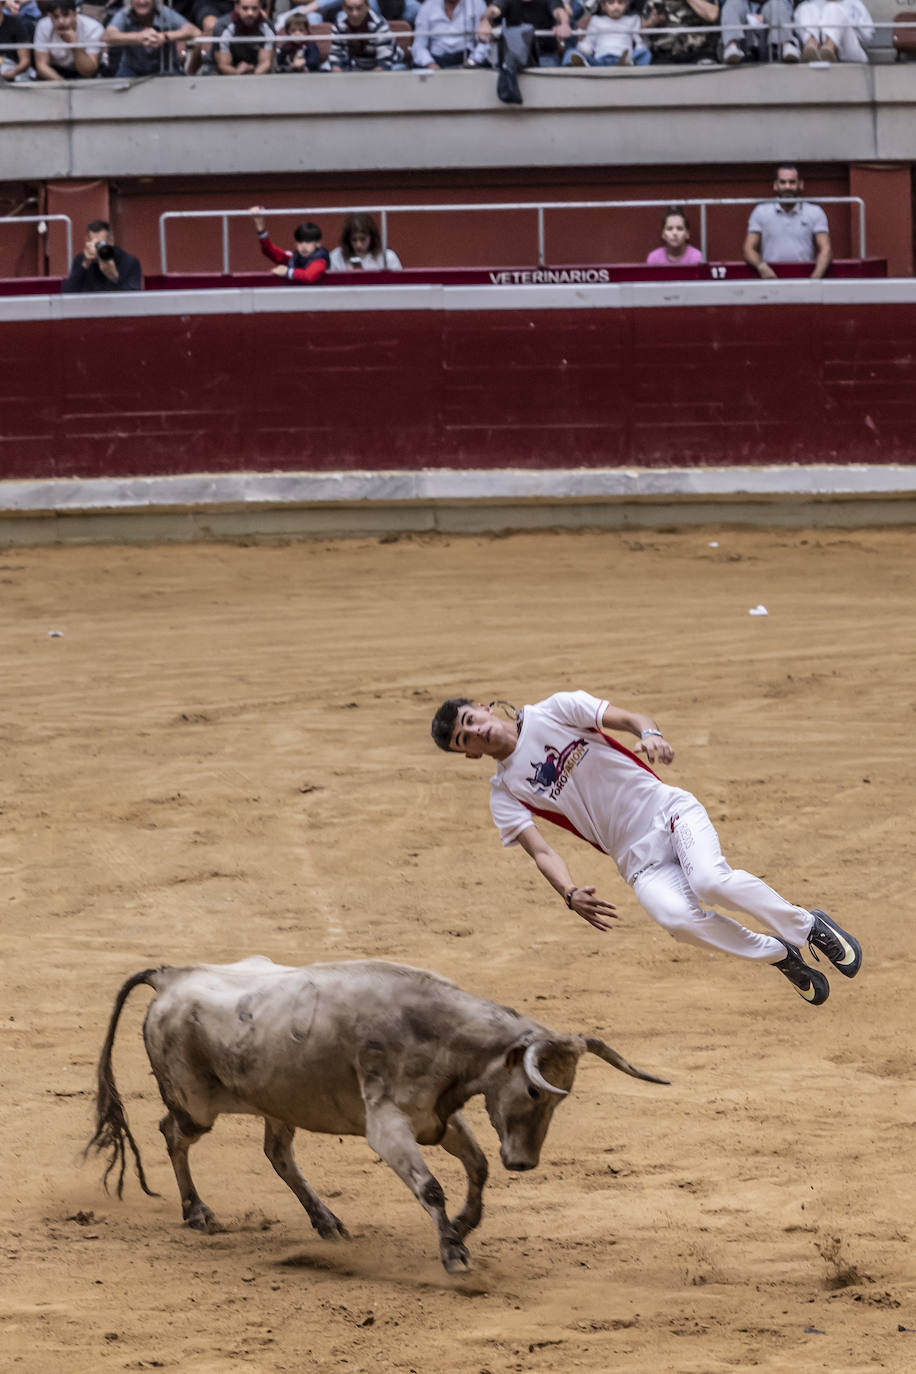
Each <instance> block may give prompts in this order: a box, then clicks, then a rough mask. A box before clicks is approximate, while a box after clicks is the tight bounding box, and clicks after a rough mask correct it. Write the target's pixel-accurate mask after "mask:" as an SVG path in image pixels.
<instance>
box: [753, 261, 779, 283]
mask: <svg viewBox="0 0 916 1374" xmlns="http://www.w3.org/2000/svg"><path fill="white" fill-rule="evenodd" d="M757 275H758V277H761V278H762V279H763V280H764V281H775V280H776V273H775V272H774V271H773V269H772V267H771V266H770V264H769V263H768V262H762V263H761V264H760V266H759V267H758V268H757Z"/></svg>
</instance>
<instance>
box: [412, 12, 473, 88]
mask: <svg viewBox="0 0 916 1374" xmlns="http://www.w3.org/2000/svg"><path fill="white" fill-rule="evenodd" d="M485 10H486V0H423V4H422V5H421V6H420V13H419V14H418V15H417V22H416V24H415V26H414V40H413V65H414V66H415V67H421V68H425V69H426V70H427V71H437V70H439V69H440V68H446V67H488V66H489V65H490V44H489V42H486V43H482V42H481V41H480V39H479V38H478V37H477V28H478V26H479V24H480V21H481V19H482V18H483V16H484V12H485Z"/></svg>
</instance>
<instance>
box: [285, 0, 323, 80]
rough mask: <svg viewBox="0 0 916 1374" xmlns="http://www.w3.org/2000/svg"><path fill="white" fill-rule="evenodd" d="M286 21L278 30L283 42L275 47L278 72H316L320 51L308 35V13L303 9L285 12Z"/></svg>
mask: <svg viewBox="0 0 916 1374" xmlns="http://www.w3.org/2000/svg"><path fill="white" fill-rule="evenodd" d="M283 18H284V19H285V20H286V23H285V24H284V25H283V27H282V29H281V28H280V27H279V25H278V32H279V34H280V36H281V37H282V38H283V40H284V41H283V42H282V43H280V44H279V45H278V47H277V71H278V72H288V73H295V72H317V71H319V70H320V68H321V51H320V49H319V47H318V44H317V43H316V42H315V41H314V40H313V39H311V38H310V37H309V35H310V33H311V25H310V24H309V17H308V14H307V13H306V12H305V10H303V9H296V10H293V11H292V12H291V13H288V14H285V15H284V16H283Z"/></svg>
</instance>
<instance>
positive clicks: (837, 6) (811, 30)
mask: <svg viewBox="0 0 916 1374" xmlns="http://www.w3.org/2000/svg"><path fill="white" fill-rule="evenodd" d="M831 21H832V22H831ZM795 28H796V32H797V33H798V38H799V42H800V43H801V44H802V46H804V45H805V43H807V41H808V39H809V38H813V39H814V41H815V43H817V44H818V46H820V44H822V43H824V42H825V41H826V40H827V39H828V38H829V39H831V40H832V41H833V44H834V46H835V47H836V50H837V54H838V56H839V59H840V61H841V62H867V61H868V53H867V52H866V51H865V48H864V47H863V46H862V43H861V41H860V39H859V34H858V32H857V30H856V28H855V27H854V25H853V21H852V20H851V19H850V18H849V16H848V15H847V13H846V7H845V5H843V3H842V0H802V3H801V4H800V5H798V6H797V7H796V10H795Z"/></svg>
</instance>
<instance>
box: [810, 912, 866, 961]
mask: <svg viewBox="0 0 916 1374" xmlns="http://www.w3.org/2000/svg"><path fill="white" fill-rule="evenodd" d="M811 915H812V916H813V917H814V925H813V926H812V927H811V934H810V935H809V936H808V948H809V949H810V951H811V953H812V954H813V955H814V957H815V959H816V958H817V951H818V950H820V952H821V954H826V956H827V958H828V959H829V960H830V962H831V964H833V967H834V968H835V969H836V970H837V972H838V973H842V975H843V977H844V978H855V976H856V974H857V973H858V972H859V969H860V968H861V967H862V946H861V945H860V944H859V942H858V940H857V939H856V938H855V936H854V935H850V934H849V933H848V931H845V930H843V928H842V926H838V925H837V923H836V921H831V919H830V917H829V916H828V915H827V913H826V911H818V910H817V908H816V907H815V909H814V910H813V911H812V912H811Z"/></svg>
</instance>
